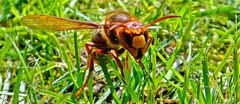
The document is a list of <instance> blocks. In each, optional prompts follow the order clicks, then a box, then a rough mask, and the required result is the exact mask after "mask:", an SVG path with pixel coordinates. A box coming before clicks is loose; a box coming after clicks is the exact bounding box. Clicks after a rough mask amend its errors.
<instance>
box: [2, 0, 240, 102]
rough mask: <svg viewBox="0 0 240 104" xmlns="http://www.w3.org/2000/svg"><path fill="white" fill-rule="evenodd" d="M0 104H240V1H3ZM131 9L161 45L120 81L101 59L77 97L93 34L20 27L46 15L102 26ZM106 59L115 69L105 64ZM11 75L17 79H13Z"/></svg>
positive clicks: (155, 44)
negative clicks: (116, 12)
mask: <svg viewBox="0 0 240 104" xmlns="http://www.w3.org/2000/svg"><path fill="white" fill-rule="evenodd" d="M0 4H1V5H0V8H1V9H0V26H1V28H0V66H1V67H0V72H1V73H0V82H1V83H0V97H1V98H0V103H15V104H16V103H91V104H92V103H97V104H100V103H112V102H114V103H124V104H125V103H137V104H139V103H174V102H175V103H182V104H183V103H200V104H203V103H207V104H210V103H213V104H215V103H220V104H223V103H229V104H231V103H235V104H237V103H239V102H240V97H239V93H240V91H239V87H240V85H239V83H240V81H239V58H240V56H239V53H240V50H239V49H240V39H239V36H240V30H239V27H240V22H239V20H240V17H239V14H240V12H239V9H240V8H239V6H240V3H238V2H237V0H231V1H226V0H218V1H204V2H202V1H200V0H194V1H191V0H189V1H181V0H177V1H167V0H163V1H158V0H142V1H140V0H136V1H128V0H125V1H122V0H116V1H114V0H99V1H93V0H82V1H77V0H60V1H59V0H50V1H49V0H3V1H0ZM111 10H125V11H128V12H130V13H131V14H133V15H134V16H136V17H137V18H139V19H140V21H142V22H143V24H148V23H150V22H151V21H153V20H155V19H157V18H159V17H162V16H165V15H179V16H181V18H175V19H168V20H164V21H162V22H160V23H157V24H156V25H154V26H151V27H150V29H149V33H150V34H151V35H152V36H153V38H154V42H153V44H152V45H151V46H150V47H149V49H148V52H147V53H146V54H145V55H144V57H143V59H142V62H143V64H144V65H145V68H144V69H142V68H141V66H140V65H139V64H138V63H137V62H136V61H135V59H134V58H133V57H132V56H131V55H130V53H128V52H125V53H124V54H123V55H122V56H120V59H121V61H122V62H123V63H125V61H126V59H125V56H126V55H128V56H130V57H129V66H130V69H131V72H128V71H127V70H126V69H125V74H126V78H125V79H124V78H123V77H122V76H121V74H120V69H119V67H118V65H117V64H116V62H115V61H114V60H113V59H111V58H110V57H106V56H98V59H99V64H95V66H94V69H95V71H94V72H93V73H91V74H92V75H91V77H90V80H89V82H88V87H86V88H85V89H84V90H83V93H82V94H81V95H80V96H79V97H78V98H76V97H74V96H73V95H74V92H75V91H76V90H77V89H78V88H79V87H81V86H82V84H83V82H84V79H85V76H87V74H88V70H87V71H85V70H86V63H87V62H86V60H87V58H88V57H87V55H86V51H85V48H84V47H85V42H89V41H91V37H92V35H91V34H92V33H93V32H94V31H92V30H76V31H66V32H46V31H40V30H34V29H30V28H27V27H25V26H23V25H21V24H20V20H21V18H22V17H23V16H26V15H31V14H45V15H52V16H59V17H64V18H71V19H75V20H80V21H88V22H97V23H100V22H102V18H103V17H104V14H105V13H106V12H108V11H111ZM105 60H107V61H108V62H109V63H108V64H105ZM9 73H11V74H9Z"/></svg>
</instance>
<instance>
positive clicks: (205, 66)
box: [202, 56, 212, 104]
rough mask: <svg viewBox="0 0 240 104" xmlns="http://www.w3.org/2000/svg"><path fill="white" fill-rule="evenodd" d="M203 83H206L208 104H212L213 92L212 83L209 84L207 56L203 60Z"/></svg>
mask: <svg viewBox="0 0 240 104" xmlns="http://www.w3.org/2000/svg"><path fill="white" fill-rule="evenodd" d="M202 70H203V82H204V89H205V98H206V99H205V100H206V102H205V103H206V104H212V100H211V99H212V98H211V91H210V82H209V69H208V60H207V57H206V56H205V57H204V58H203V68H202Z"/></svg>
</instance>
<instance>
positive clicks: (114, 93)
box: [98, 55, 120, 104]
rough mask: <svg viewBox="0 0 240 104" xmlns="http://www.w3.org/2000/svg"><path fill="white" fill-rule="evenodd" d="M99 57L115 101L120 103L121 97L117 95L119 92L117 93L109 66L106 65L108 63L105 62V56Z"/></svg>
mask: <svg viewBox="0 0 240 104" xmlns="http://www.w3.org/2000/svg"><path fill="white" fill-rule="evenodd" d="M98 59H99V62H100V65H101V67H102V70H103V73H104V76H105V78H106V80H107V84H108V86H109V87H110V90H111V93H112V96H113V98H114V101H115V103H117V104H120V100H119V98H118V96H117V93H116V91H115V89H114V86H113V83H112V80H111V78H110V75H109V73H108V70H107V66H106V64H105V62H104V60H103V57H102V56H101V55H98Z"/></svg>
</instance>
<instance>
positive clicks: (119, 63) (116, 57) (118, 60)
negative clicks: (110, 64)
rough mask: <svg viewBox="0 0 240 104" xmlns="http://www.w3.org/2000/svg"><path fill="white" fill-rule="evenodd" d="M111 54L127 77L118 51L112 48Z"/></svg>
mask: <svg viewBox="0 0 240 104" xmlns="http://www.w3.org/2000/svg"><path fill="white" fill-rule="evenodd" d="M110 54H111V55H112V56H113V58H114V59H115V61H116V62H117V64H118V66H119V67H120V69H121V74H122V76H123V78H125V75H124V71H123V67H124V66H123V63H122V62H121V60H120V59H119V58H118V55H117V52H116V51H115V50H111V51H110Z"/></svg>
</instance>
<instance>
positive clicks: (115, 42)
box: [92, 11, 152, 59]
mask: <svg viewBox="0 0 240 104" xmlns="http://www.w3.org/2000/svg"><path fill="white" fill-rule="evenodd" d="M151 40H152V37H151V35H149V34H148V32H147V31H145V30H144V25H143V24H142V23H141V22H139V21H138V20H137V19H136V18H135V17H133V16H132V15H130V14H129V13H127V12H123V11H118V12H110V13H108V14H107V15H106V17H105V18H104V23H103V29H99V30H97V32H96V33H95V34H94V35H93V39H92V42H93V43H96V48H98V49H102V50H104V52H106V53H107V52H108V51H110V50H116V51H117V54H118V55H121V53H123V51H124V50H125V49H126V50H128V52H130V53H131V55H132V56H133V57H134V58H136V59H140V58H141V57H142V56H143V55H144V53H145V52H146V50H147V47H148V46H149V44H150V43H151ZM118 51H119V52H118Z"/></svg>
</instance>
